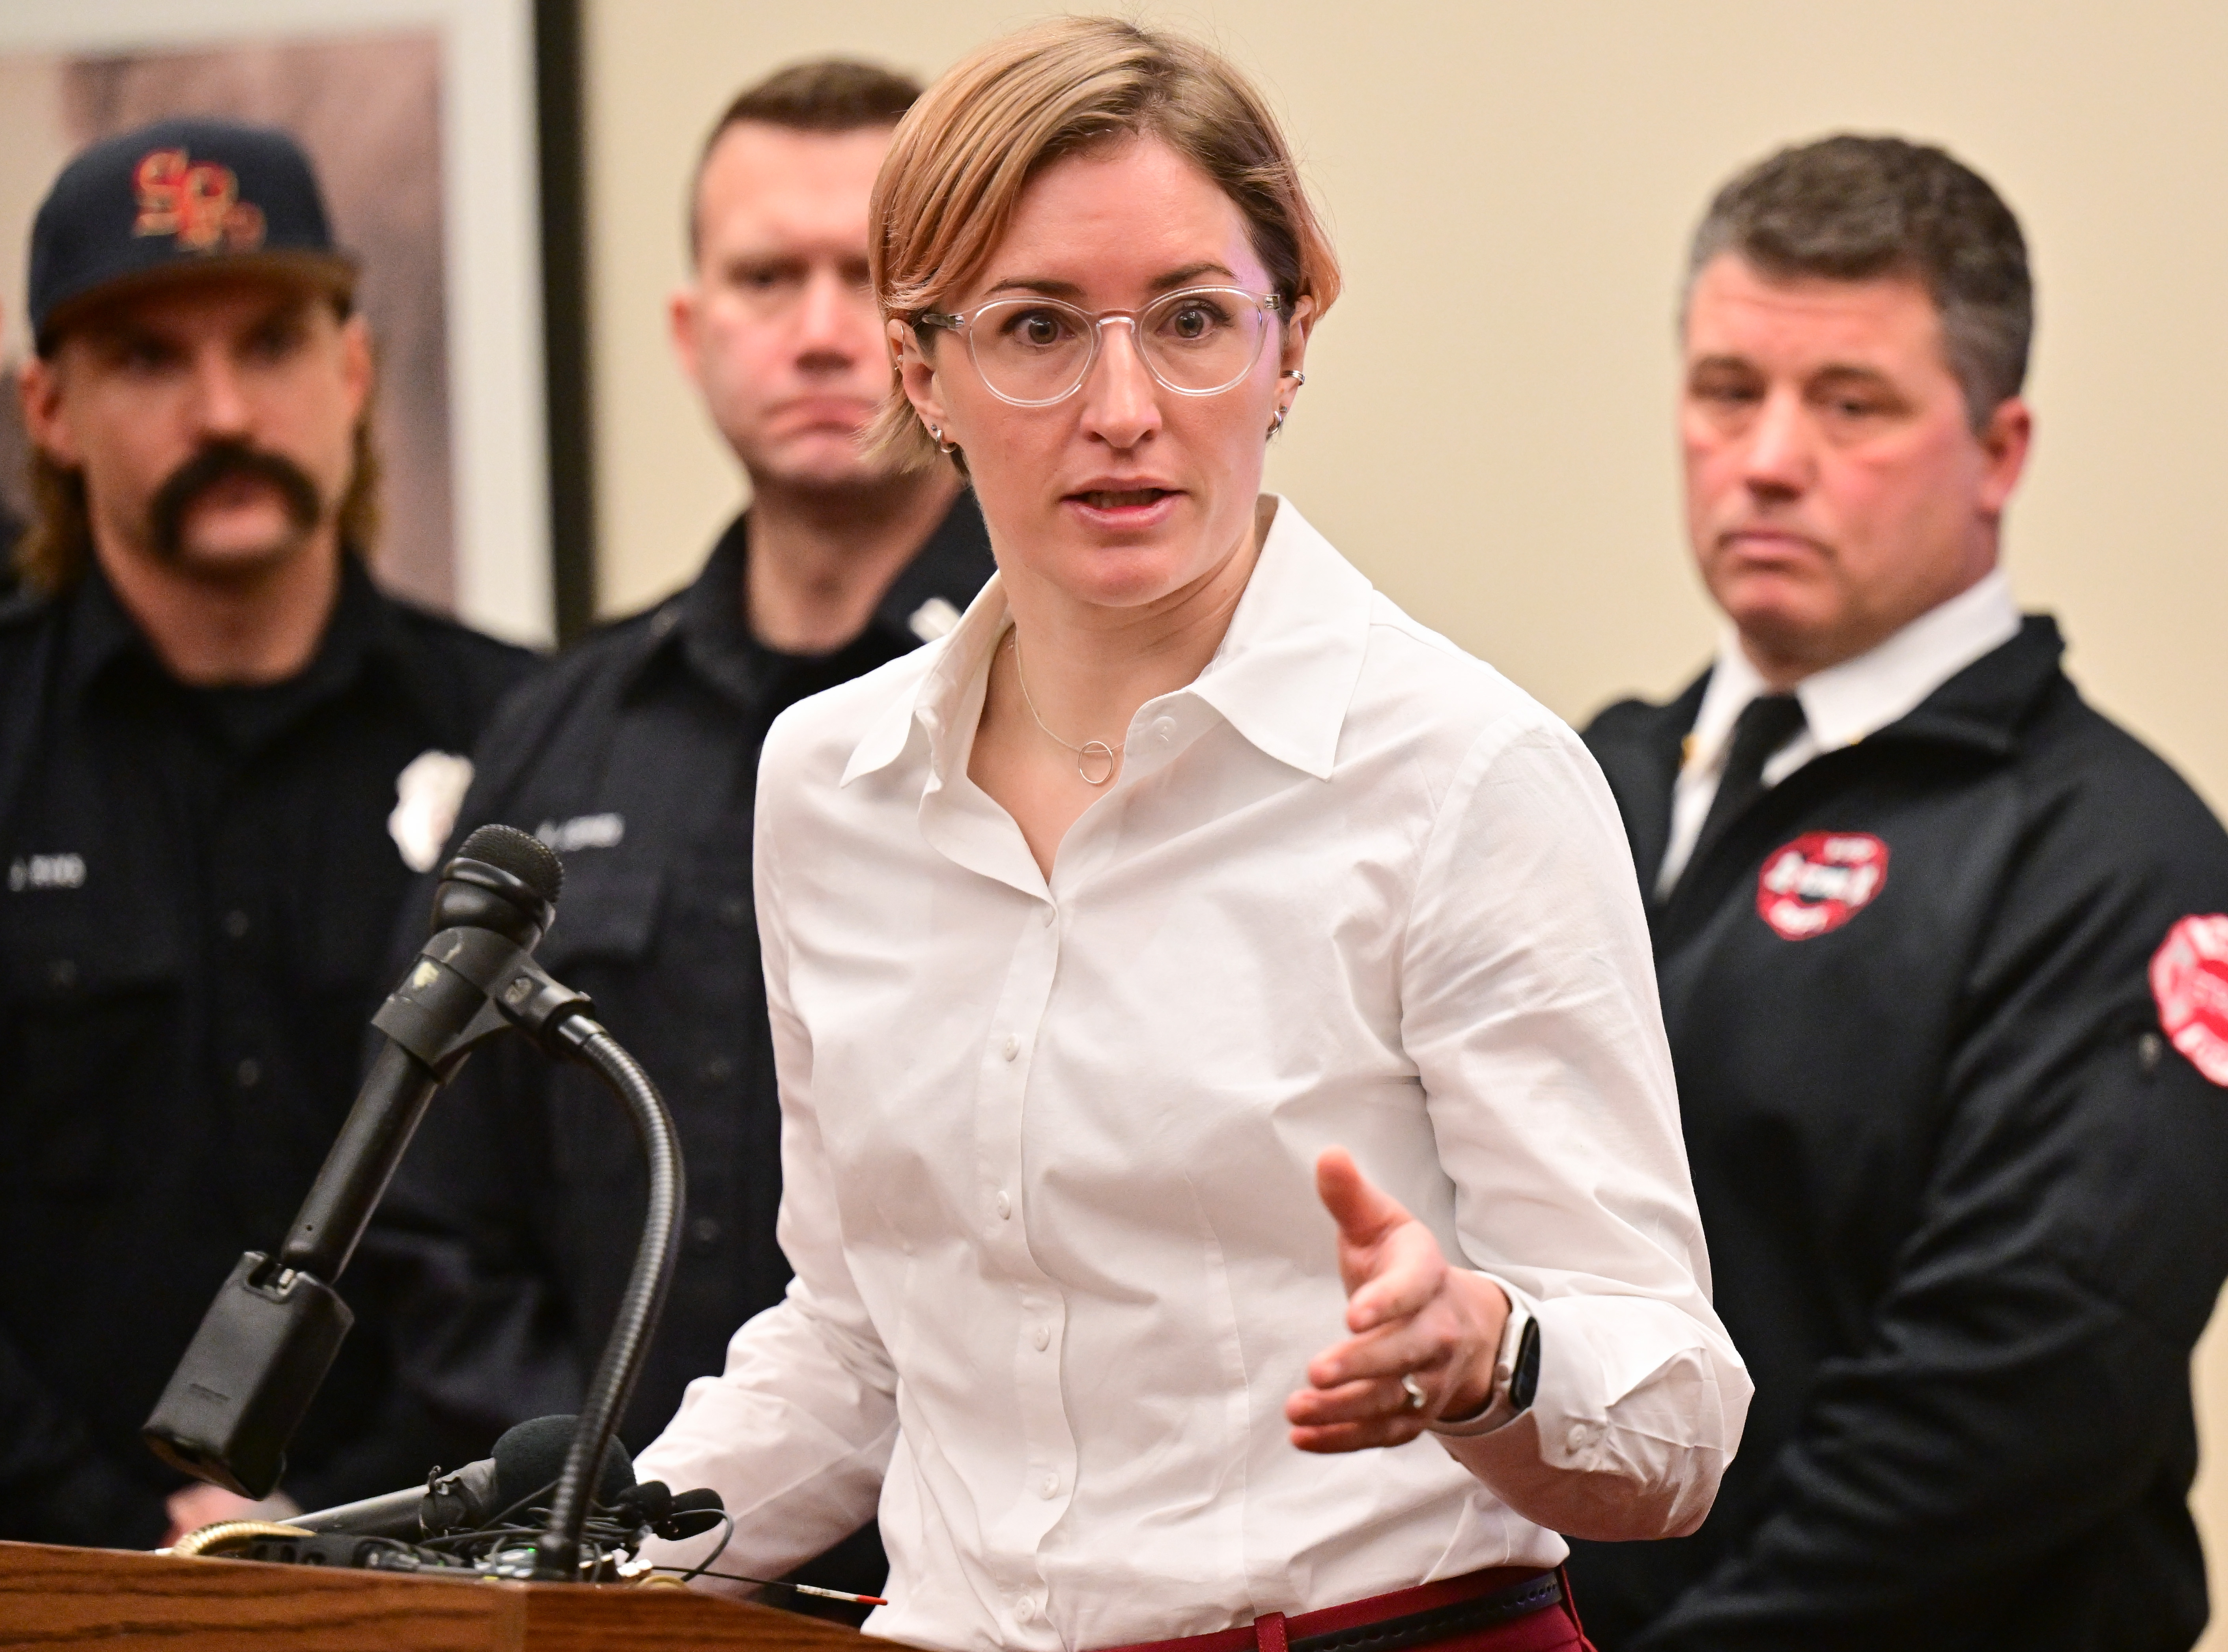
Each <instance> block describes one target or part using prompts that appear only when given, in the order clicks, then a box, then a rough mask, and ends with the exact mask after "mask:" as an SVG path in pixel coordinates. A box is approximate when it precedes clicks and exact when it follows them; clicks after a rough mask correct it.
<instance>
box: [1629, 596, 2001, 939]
mask: <svg viewBox="0 0 2228 1652" xmlns="http://www.w3.org/2000/svg"><path fill="white" fill-rule="evenodd" d="M2019 628H2020V611H2019V605H2018V604H2017V603H2016V602H2014V601H2013V600H2012V587H2011V582H2010V581H2009V580H2007V579H2005V578H2004V574H2003V570H2002V569H2001V568H1998V569H1996V570H1995V571H1994V572H1993V573H1988V574H1987V575H1986V576H1984V577H1983V578H1982V579H1981V580H1980V582H1979V583H1978V584H1976V585H1972V586H1967V587H1966V588H1965V589H1964V590H1963V591H1961V592H1958V593H1957V594H1956V596H1954V597H1952V598H1950V600H1949V601H1947V602H1944V603H1940V604H1937V605H1936V606H1934V607H1932V608H1930V609H1928V610H1927V611H1925V612H1924V613H1923V614H1921V615H1919V617H1918V618H1916V619H1914V620H1912V621H1911V623H1910V624H1907V625H1905V627H1904V628H1903V629H1902V630H1901V631H1897V632H1896V633H1895V634H1894V635H1892V636H1891V637H1888V638H1887V640H1886V641H1885V642H1883V643H1878V644H1874V645H1873V647H1872V648H1870V649H1868V650H1866V651H1865V652H1864V653H1862V654H1860V655H1858V656H1856V657H1855V658H1854V659H1853V660H1844V661H1842V662H1841V664H1839V665H1835V666H1828V668H1827V669H1825V670H1823V671H1820V672H1816V673H1815V674H1814V675H1812V676H1807V677H1805V678H1803V679H1802V682H1799V683H1797V684H1796V685H1795V697H1796V700H1798V701H1801V702H1802V720H1803V723H1804V725H1805V727H1803V730H1802V733H1799V734H1797V735H1796V737H1795V738H1794V739H1793V740H1789V741H1788V743H1787V744H1786V745H1784V746H1781V747H1780V748H1779V750H1778V751H1777V752H1773V753H1772V755H1771V759H1770V761H1769V762H1767V763H1766V764H1765V765H1764V787H1765V789H1766V790H1767V791H1768V790H1770V788H1771V787H1773V786H1776V785H1777V784H1779V783H1780V782H1781V781H1782V780H1784V779H1785V778H1787V777H1788V776H1789V775H1790V774H1792V773H1794V772H1796V770H1797V769H1799V768H1801V767H1802V765H1804V764H1806V763H1808V762H1809V761H1810V760H1811V759H1813V758H1816V757H1821V756H1823V755H1824V754H1825V753H1826V752H1838V751H1840V750H1841V747H1843V746H1854V745H1855V744H1856V743H1857V742H1858V741H1859V740H1863V739H1864V738H1866V736H1867V735H1870V734H1876V733H1879V731H1880V730H1881V729H1883V728H1885V727H1887V726H1888V725H1889V724H1890V723H1892V722H1894V721H1895V720H1897V719H1898V718H1899V717H1902V716H1904V715H1905V714H1907V713H1910V712H1912V711H1915V710H1917V708H1918V704H1919V702H1920V701H1923V700H1924V699H1925V698H1926V696H1927V695H1930V694H1932V693H1933V692H1934V691H1935V690H1936V689H1937V688H1940V687H1941V686H1942V685H1943V683H1945V682H1949V681H1950V678H1951V677H1954V676H1956V675H1957V674H1958V673H1959V672H1960V671H1962V670H1963V669H1965V668H1966V667H1967V666H1969V665H1970V664H1972V663H1973V662H1974V661H1975V660H1977V659H1979V658H1980V657H1981V656H1983V655H1985V654H1993V653H1994V652H1995V650H1998V649H2000V648H2001V647H2002V646H2003V645H2004V644H2006V643H2008V642H2010V641H2011V640H2012V638H2013V637H2016V636H2018V635H2019ZM1770 692H1771V686H1770V684H1769V683H1767V682H1764V678H1763V677H1762V676H1759V675H1758V674H1757V669H1756V667H1755V666H1754V665H1752V664H1751V663H1750V662H1749V657H1748V655H1747V653H1746V652H1745V650H1743V649H1742V647H1741V644H1740V634H1739V633H1738V631H1735V630H1734V629H1733V628H1732V626H1731V625H1727V626H1726V627H1725V630H1724V631H1723V632H1721V633H1720V634H1719V639H1718V657H1717V659H1716V661H1715V663H1713V664H1712V666H1711V668H1710V685H1709V687H1708V688H1705V689H1703V690H1702V705H1701V709H1700V711H1698V712H1696V713H1695V714H1694V729H1693V733H1691V734H1689V735H1688V736H1687V754H1686V757H1685V759H1684V760H1683V761H1682V762H1681V765H1680V766H1679V778H1678V782H1677V784H1675V785H1674V788H1673V790H1672V793H1671V837H1670V841H1669V842H1668V844H1667V845H1666V846H1665V848H1664V851H1663V865H1662V867H1661V869H1660V870H1659V871H1658V872H1657V873H1656V874H1655V893H1657V894H1658V895H1659V896H1660V895H1668V894H1669V893H1671V889H1672V887H1673V886H1674V884H1676V883H1677V882H1678V881H1679V874H1681V872H1684V871H1685V870H1686V869H1687V860H1688V858H1689V857H1691V856H1692V855H1693V853H1694V843H1695V841H1696V840H1697V839H1698V838H1700V836H1701V835H1702V826H1703V823H1705V822H1706V821H1707V820H1708V819H1709V817H1710V804H1712V803H1713V801H1714V800H1715V799H1716V797H1717V795H1718V782H1719V780H1720V779H1722V778H1724V776H1725V759H1726V757H1727V756H1728V755H1729V754H1730V753H1731V752H1732V743H1733V725H1734V723H1736V722H1737V721H1738V720H1739V718H1740V714H1741V713H1742V712H1743V711H1745V710H1746V709H1747V708H1748V703H1749V701H1751V700H1754V699H1755V698H1757V696H1758V695H1764V694H1769V693H1770Z"/></svg>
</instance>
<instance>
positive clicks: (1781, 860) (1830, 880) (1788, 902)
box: [1756, 832, 1887, 941]
mask: <svg viewBox="0 0 2228 1652" xmlns="http://www.w3.org/2000/svg"><path fill="white" fill-rule="evenodd" d="M1885 887H1887V845H1886V844H1885V843H1883V842H1880V840H1879V838H1877V837H1874V836H1873V835H1872V834H1871V833H1870V832H1805V833H1803V834H1802V836H1800V837H1798V838H1796V840H1795V841H1794V842H1792V843H1785V844H1782V845H1781V846H1780V847H1779V848H1776V849H1774V850H1772V852H1771V853H1770V854H1769V855H1765V856H1764V870H1763V871H1762V872H1761V873H1759V874H1757V880H1756V910H1757V916H1758V917H1760V918H1762V919H1764V922H1765V923H1767V924H1769V925H1771V927H1772V930H1773V932H1775V933H1776V934H1777V935H1778V937H1779V938H1780V939H1782V940H1784V941H1807V940H1809V938H1811V937H1812V936H1814V935H1823V934H1824V933H1825V932H1827V931H1828V930H1830V929H1839V928H1841V925H1844V924H1846V923H1847V922H1848V921H1849V919H1852V918H1854V917H1855V916H1856V915H1857V914H1858V913H1859V912H1862V911H1863V910H1864V909H1865V908H1866V906H1870V905H1871V904H1872V903H1873V897H1875V896H1876V895H1878V894H1879V892H1880V891H1881V890H1882V889H1884V888H1885Z"/></svg>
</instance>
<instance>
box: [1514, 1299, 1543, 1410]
mask: <svg viewBox="0 0 2228 1652" xmlns="http://www.w3.org/2000/svg"><path fill="white" fill-rule="evenodd" d="M1539 1391H1540V1322H1539V1321H1538V1320H1536V1319H1532V1320H1527V1321H1526V1322H1525V1324H1524V1335H1523V1338H1522V1340H1521V1341H1519V1342H1518V1343H1517V1345H1516V1364H1515V1367H1514V1369H1512V1370H1511V1371H1510V1372H1509V1373H1508V1403H1509V1404H1510V1405H1513V1406H1514V1407H1515V1408H1516V1409H1517V1410H1518V1411H1524V1410H1527V1409H1528V1408H1529V1407H1530V1405H1531V1404H1532V1396H1533V1394H1535V1393H1538V1392H1539Z"/></svg>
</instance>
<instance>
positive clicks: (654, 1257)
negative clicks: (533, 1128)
mask: <svg viewBox="0 0 2228 1652" xmlns="http://www.w3.org/2000/svg"><path fill="white" fill-rule="evenodd" d="M554 1035H555V1038H556V1040H557V1041H558V1042H560V1043H561V1044H563V1045H566V1046H567V1047H569V1053H570V1055H571V1057H572V1059H573V1060H575V1061H578V1062H579V1064H580V1065H581V1066H585V1067H586V1068H588V1069H589V1070H590V1071H591V1072H592V1073H595V1074H596V1076H597V1077H598V1078H599V1079H602V1080H603V1081H604V1083H605V1085H608V1086H609V1087H610V1089H611V1093H612V1094H613V1095H615V1096H617V1097H618V1098H619V1099H620V1100H621V1101H622V1102H624V1104H625V1105H626V1110H627V1115H628V1117H630V1118H631V1119H632V1120H633V1121H634V1127H635V1133H636V1134H637V1136H639V1137H641V1138H642V1147H643V1157H644V1158H646V1159H647V1160H648V1161H649V1162H650V1207H649V1209H648V1211H647V1212H646V1213H644V1216H643V1231H642V1240H641V1243H640V1244H639V1245H637V1247H636V1250H635V1256H634V1270H633V1271H632V1272H631V1274H630V1275H629V1276H628V1277H627V1286H626V1295H625V1296H624V1297H622V1298H621V1299H620V1302H619V1311H618V1318H617V1319H616V1320H614V1321H613V1322H612V1324H611V1335H610V1337H609V1338H608V1340H606V1341H605V1343H604V1356H603V1358H602V1360H601V1361H599V1362H598V1364H597V1367H596V1375H595V1380H594V1381H593V1382H592V1383H591V1384H590V1385H589V1387H588V1397H587V1402H586V1404H585V1405H582V1406H581V1408H580V1421H579V1428H578V1430H577V1431H576V1432H575V1433H574V1434H573V1444H572V1447H571V1449H570V1450H567V1452H566V1454H565V1466H564V1468H563V1470H561V1471H560V1473H559V1475H558V1477H557V1491H556V1495H555V1496H554V1498H553V1499H552V1500H551V1502H550V1505H549V1525H548V1528H547V1531H546V1532H545V1533H544V1534H542V1539H541V1544H540V1545H539V1549H540V1553H539V1555H538V1556H537V1559H538V1560H539V1563H540V1564H539V1565H538V1566H537V1567H536V1572H537V1573H538V1574H539V1575H542V1576H548V1577H566V1578H573V1577H578V1576H579V1555H580V1532H581V1528H582V1527H584V1526H585V1525H586V1521H587V1518H588V1504H589V1502H590V1495H591V1493H592V1490H593V1487H594V1469H593V1465H594V1464H596V1463H601V1462H602V1461H603V1460H604V1451H605V1446H606V1445H607V1444H609V1442H610V1440H611V1432H612V1431H613V1430H614V1429H615V1428H617V1427H618V1420H619V1416H620V1414H621V1413H622V1412H624V1411H625V1409H626V1403H627V1400H628V1399H629V1398H630V1397H631V1395H632V1394H633V1393H634V1384H635V1378H636V1377H637V1375H638V1374H639V1373H640V1372H641V1370H642V1361H643V1355H644V1354H646V1353H647V1352H648V1351H649V1348H650V1335H651V1333H652V1332H654V1331H655V1330H656V1327H657V1318H658V1315H659V1314H660V1312H661V1311H663V1309H664V1306H665V1292H666V1287H667V1286H668V1285H669V1284H670V1283H671V1281H672V1278H673V1265H674V1261H675V1257H676V1256H677V1255H678V1254H679V1252H680V1248H681V1210H682V1180H681V1148H680V1144H679V1143H678V1142H676V1141H675V1139H674V1134H673V1118H672V1116H671V1115H670V1114H669V1113H668V1112H667V1111H666V1110H665V1103H664V1100H663V1098H661V1097H660V1096H659V1095H658V1093H657V1086H656V1085H655V1084H653V1083H651V1082H650V1075H649V1074H648V1073H645V1072H643V1069H642V1065H641V1063H639V1062H638V1061H637V1060H635V1059H634V1057H632V1056H631V1055H629V1054H628V1053H626V1052H625V1051H624V1049H622V1048H620V1047H619V1044H618V1041H617V1040H616V1039H614V1038H612V1036H611V1034H609V1033H607V1032H605V1030H604V1029H603V1028H601V1027H600V1026H598V1025H597V1024H596V1022H594V1021H592V1020H590V1019H589V1018H588V1017H587V1016H586V1015H573V1016H571V1017H568V1018H567V1019H566V1020H565V1021H561V1022H560V1023H559V1024H558V1026H557V1028H556V1029H555V1034H554Z"/></svg>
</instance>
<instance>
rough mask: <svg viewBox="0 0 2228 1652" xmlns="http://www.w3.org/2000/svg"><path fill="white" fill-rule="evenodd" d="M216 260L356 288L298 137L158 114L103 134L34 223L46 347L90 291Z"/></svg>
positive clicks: (222, 265) (37, 304) (229, 266)
mask: <svg viewBox="0 0 2228 1652" xmlns="http://www.w3.org/2000/svg"><path fill="white" fill-rule="evenodd" d="M215 269H222V270H224V271H226V272H232V271H235V270H238V271H246V272H253V271H256V270H259V269H260V270H269V271H270V272H272V273H277V274H286V275H289V276H293V277H297V278H300V277H306V278H308V279H311V280H313V281H317V282H321V283H323V284H326V285H331V286H332V287H333V288H335V289H336V291H341V292H343V293H345V292H347V291H350V290H351V289H352V288H353V286H354V285H355V274H356V263H355V259H353V258H351V257H350V256H349V254H347V253H343V251H341V249H340V248H338V247H336V246H334V245H333V234H332V228H331V226H330V224H329V223H328V222H327V221H326V219H325V203H324V201H323V197H322V196H321V195H319V194H318V192H317V174H315V173H314V172H312V171H311V170H310V159H309V157H308V156H306V155H304V154H303V152H302V150H301V146H300V145H299V144H297V143H295V141H294V140H293V139H292V138H290V137H288V136H287V135H286V134H285V132H282V131H273V130H272V129H270V128H268V127H262V126H244V125H239V124H237V123H235V122H233V121H228V120H199V119H189V120H159V121H157V122H156V123H155V124H154V125H151V126H142V127H140V128H139V129H138V131H128V132H125V133H123V134H121V135H120V136H118V137H115V138H104V139H103V140H102V141H101V142H99V143H98V144H93V146H92V147H91V148H90V149H88V150H85V151H84V152H83V153H82V154H80V155H79V156H78V157H77V158H76V159H74V160H73V161H72V162H71V163H69V164H68V165H67V166H66V167H64V168H63V169H62V170H61V176H59V177H57V178H56V179H55V180H54V188H53V189H49V190H48V192H47V198H46V200H45V201H43V202H41V203H40V206H39V215H38V217H37V218H36V219H35V221H33V223H32V226H31V272H30V282H29V289H30V290H29V307H30V311H31V331H32V334H33V336H34V337H35V339H36V340H37V343H38V349H39V351H40V353H41V354H42V355H44V354H46V353H47V352H48V350H49V349H52V348H53V345H54V339H55V337H56V336H57V334H58V332H59V330H60V329H61V327H62V326H64V325H65V324H67V322H68V321H69V319H70V318H71V317H72V316H73V315H74V314H75V313H77V312H78V311H80V310H81V309H83V308H84V307H86V305H87V304H89V303H90V302H91V301H93V300H94V299H97V298H108V297H111V296H112V295H114V294H115V293H116V292H118V291H122V290H124V289H125V288H129V287H136V286H139V285H154V284H157V283H158V282H161V281H163V280H165V279H172V278H175V277H176V276H179V275H182V274H187V273H197V272H202V271H206V270H215Z"/></svg>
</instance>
